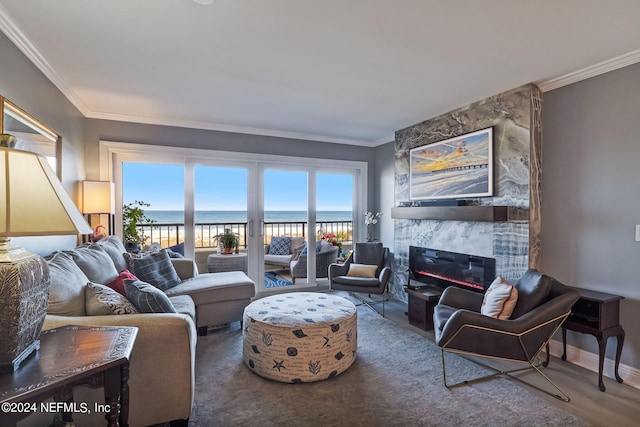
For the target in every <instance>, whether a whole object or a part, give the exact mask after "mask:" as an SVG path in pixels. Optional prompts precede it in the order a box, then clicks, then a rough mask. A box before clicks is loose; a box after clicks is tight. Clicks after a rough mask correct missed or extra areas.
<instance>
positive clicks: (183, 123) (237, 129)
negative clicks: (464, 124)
mask: <svg viewBox="0 0 640 427" xmlns="http://www.w3.org/2000/svg"><path fill="white" fill-rule="evenodd" d="M85 116H86V117H87V118H90V119H101V120H115V121H120V122H129V123H140V124H148V125H159V126H173V127H181V128H189V129H203V130H213V131H219V132H232V133H241V134H248V135H259V136H270V137H276V138H287V139H299V140H305V141H317V142H329V143H333V144H348V145H358V146H362V147H375V146H376V145H377V144H376V142H375V141H367V140H360V139H348V138H335V137H329V136H325V135H315V134H309V133H299V132H287V131H280V130H274V129H262V128H254V127H246V126H235V125H225V124H220V123H210V122H196V121H189V120H172V119H159V118H152V117H141V116H130V115H122V114H111V113H96V112H89V113H87V114H85ZM387 142H388V141H387Z"/></svg>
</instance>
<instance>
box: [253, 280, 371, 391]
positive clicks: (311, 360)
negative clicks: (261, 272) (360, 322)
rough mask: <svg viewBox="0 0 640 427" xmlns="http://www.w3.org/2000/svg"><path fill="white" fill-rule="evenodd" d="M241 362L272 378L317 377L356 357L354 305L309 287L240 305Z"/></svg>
mask: <svg viewBox="0 0 640 427" xmlns="http://www.w3.org/2000/svg"><path fill="white" fill-rule="evenodd" d="M243 324H244V329H243V338H244V341H243V355H244V363H245V364H246V365H247V366H248V367H249V369H251V370H252V371H253V372H255V373H256V374H258V375H260V376H262V377H265V378H269V379H272V380H276V381H281V382H287V383H300V382H311V381H320V380H325V379H328V378H332V377H335V376H336V375H338V374H340V373H342V372H344V371H345V370H346V369H347V368H348V367H349V366H351V364H352V363H353V362H354V360H355V359H356V350H357V347H358V339H357V311H356V307H355V306H354V305H353V303H351V302H350V301H348V300H346V299H344V298H341V297H338V296H335V295H327V294H320V293H312V292H293V293H287V294H281V295H274V296H270V297H266V298H262V299H259V300H256V301H254V302H252V303H251V304H249V305H248V306H247V307H246V308H245V309H244V317H243Z"/></svg>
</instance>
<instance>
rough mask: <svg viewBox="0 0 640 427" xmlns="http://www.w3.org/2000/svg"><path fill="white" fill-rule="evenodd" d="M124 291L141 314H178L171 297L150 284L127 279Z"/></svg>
mask: <svg viewBox="0 0 640 427" xmlns="http://www.w3.org/2000/svg"><path fill="white" fill-rule="evenodd" d="M124 290H125V292H126V294H127V299H128V300H129V301H131V302H132V303H133V305H134V306H135V307H136V308H137V309H138V311H139V312H140V313H176V309H175V308H174V307H173V305H172V304H171V301H169V297H168V296H167V295H165V293H164V292H162V291H161V290H160V289H158V288H156V287H155V286H153V285H150V284H149V283H145V282H143V281H140V280H132V279H125V281H124Z"/></svg>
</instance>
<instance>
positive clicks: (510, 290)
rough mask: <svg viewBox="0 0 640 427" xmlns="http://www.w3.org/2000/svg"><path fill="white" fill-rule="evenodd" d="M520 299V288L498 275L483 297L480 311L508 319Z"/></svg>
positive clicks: (487, 314) (486, 314)
mask: <svg viewBox="0 0 640 427" xmlns="http://www.w3.org/2000/svg"><path fill="white" fill-rule="evenodd" d="M517 301H518V290H517V289H516V288H515V286H513V285H512V284H511V283H509V282H507V281H506V280H504V279H503V278H502V276H498V277H497V278H496V279H495V280H494V281H493V283H491V286H489V288H488V289H487V291H486V292H485V294H484V297H483V299H482V306H481V307H480V312H481V313H482V314H484V315H485V316H489V317H495V318H497V319H501V320H508V319H509V318H510V317H511V313H513V309H514V308H515V306H516V302H517Z"/></svg>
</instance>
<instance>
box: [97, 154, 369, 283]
mask: <svg viewBox="0 0 640 427" xmlns="http://www.w3.org/2000/svg"><path fill="white" fill-rule="evenodd" d="M107 145H108V148H109V150H110V152H111V153H112V155H113V157H112V163H111V164H112V169H111V170H112V171H113V175H112V177H110V179H113V180H114V181H115V182H116V188H117V190H119V191H117V192H116V204H117V206H118V208H117V213H116V219H117V220H118V222H119V225H122V222H121V221H122V219H123V217H122V207H123V205H126V204H129V203H132V202H135V201H141V202H143V203H144V204H145V205H144V206H143V208H144V210H145V213H146V214H147V216H149V217H150V218H151V219H152V220H154V221H155V222H154V223H153V225H152V226H151V225H148V224H144V225H142V228H141V231H142V232H143V233H144V234H145V235H146V236H147V239H146V241H145V242H146V243H147V244H149V243H151V242H154V243H159V244H160V245H161V246H162V247H171V248H173V249H174V250H176V251H180V252H183V253H184V255H185V256H186V257H189V258H193V259H194V260H195V261H196V263H197V267H198V271H199V272H200V273H206V272H209V271H223V270H225V269H226V268H233V269H234V270H236V269H237V270H243V271H247V274H248V275H249V277H251V279H252V280H253V281H254V282H255V283H256V290H257V291H258V292H260V291H265V290H266V291H271V290H277V289H274V288H279V287H285V286H286V287H295V288H307V289H313V288H315V287H316V286H317V285H320V286H322V285H325V284H326V283H327V282H326V277H327V268H328V263H329V262H333V261H334V260H336V259H339V258H340V257H341V256H342V254H343V252H344V251H346V250H349V249H350V248H351V246H352V242H353V241H354V240H356V237H355V236H357V235H358V225H357V224H356V223H354V221H353V218H354V214H353V213H354V212H356V211H359V210H362V209H359V208H358V207H359V206H365V197H364V194H366V180H365V179H364V177H365V176H366V164H364V163H362V162H346V161H343V162H341V161H331V162H329V161H326V160H319V159H298V158H287V157H281V156H267V155H259V156H258V155H251V154H247V153H223V154H221V153H220V152H216V153H215V155H214V154H210V153H209V152H208V151H206V150H189V149H177V148H166V147H154V149H153V150H150V148H149V147H148V146H137V145H135V144H120V143H108V144H107ZM111 150H112V151H111ZM191 151H193V153H192V152H191ZM336 165H338V166H336ZM147 204H148V206H147ZM116 229H117V230H118V233H119V234H120V235H121V236H122V234H121V233H122V228H121V227H120V226H118V227H116ZM226 229H229V231H230V232H231V233H232V234H233V235H235V236H237V237H238V242H237V245H236V246H237V247H236V248H234V249H233V250H232V255H227V256H228V258H223V257H224V256H225V255H219V254H218V252H219V245H218V243H219V240H218V238H216V236H219V235H221V234H223V233H224V232H225V230H226ZM278 237H288V238H290V244H289V247H287V248H286V249H285V251H286V252H287V253H286V254H284V255H283V256H281V255H280V254H279V253H278V252H279V251H278V250H275V251H272V248H271V246H272V244H273V243H274V238H278ZM276 240H277V239H276ZM335 246H338V248H337V250H336V249H335ZM330 247H333V248H330ZM328 248H330V251H331V252H333V254H330V255H328V256H327V259H326V260H325V259H324V256H325V255H323V251H327V250H328ZM303 250H304V253H303ZM236 251H237V252H238V253H237V254H236ZM212 254H213V255H214V257H211V258H212V259H209V258H210V255H212ZM334 254H335V258H334ZM272 255H275V257H274V256H272ZM232 257H235V258H238V260H236V261H237V262H233V263H232V262H231V261H230V260H231V258H232ZM218 258H219V259H218ZM296 261H297V263H296ZM292 262H293V263H295V264H294V265H293V266H292ZM289 289H292V288H289Z"/></svg>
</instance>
